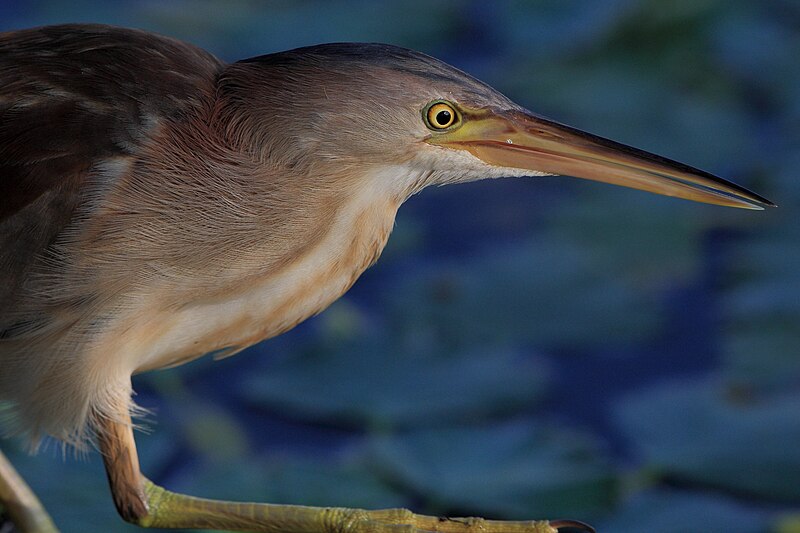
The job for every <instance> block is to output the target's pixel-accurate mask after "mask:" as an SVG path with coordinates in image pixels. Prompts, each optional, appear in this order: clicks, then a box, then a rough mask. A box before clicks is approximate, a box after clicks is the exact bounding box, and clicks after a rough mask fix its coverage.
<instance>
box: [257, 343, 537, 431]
mask: <svg viewBox="0 0 800 533" xmlns="http://www.w3.org/2000/svg"><path fill="white" fill-rule="evenodd" d="M390 350H392V348H387V347H382V346H381V345H380V344H359V345H352V346H351V349H349V350H345V351H336V352H333V353H331V352H327V353H317V354H315V355H301V356H297V357H293V358H290V359H287V360H284V361H282V362H279V363H278V364H276V365H275V366H273V367H271V368H269V369H267V371H266V372H264V373H263V374H261V375H258V376H254V377H252V378H250V379H248V380H246V382H245V385H244V387H243V388H242V394H243V395H244V397H245V398H246V399H247V401H249V402H251V403H253V404H256V405H259V406H268V407H270V408H272V409H275V410H280V411H282V412H283V411H288V412H291V413H293V414H294V415H295V416H299V417H300V418H305V419H310V420H315V421H325V422H338V423H344V424H354V425H358V426H378V427H387V426H388V427H396V426H413V425H426V424H438V423H441V422H442V421H445V420H446V421H449V422H451V423H452V422H454V421H463V420H476V419H484V418H488V417H491V416H494V415H496V414H498V413H503V412H508V411H511V410H514V409H520V408H522V407H525V406H528V405H530V404H531V403H532V402H534V401H535V400H536V399H537V398H539V397H540V396H541V394H542V391H543V383H544V375H545V370H544V369H543V367H542V365H541V364H538V363H536V362H533V361H531V360H530V358H522V357H520V356H518V355H515V354H513V353H510V352H503V351H497V350H494V351H490V350H486V351H482V350H478V349H474V350H472V351H470V352H464V353H459V354H454V355H452V356H447V355H441V354H434V353H431V352H428V351H415V352H414V353H397V352H396V351H390Z"/></svg>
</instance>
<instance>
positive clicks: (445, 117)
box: [436, 109, 450, 126]
mask: <svg viewBox="0 0 800 533" xmlns="http://www.w3.org/2000/svg"><path fill="white" fill-rule="evenodd" d="M436 123H437V124H439V125H440V126H447V125H448V124H450V111H447V110H446V109H442V110H441V111H439V112H438V113H436Z"/></svg>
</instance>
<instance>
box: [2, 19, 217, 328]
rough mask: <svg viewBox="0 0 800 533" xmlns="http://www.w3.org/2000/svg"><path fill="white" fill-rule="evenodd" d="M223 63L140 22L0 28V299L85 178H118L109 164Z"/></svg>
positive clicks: (195, 97)
mask: <svg viewBox="0 0 800 533" xmlns="http://www.w3.org/2000/svg"><path fill="white" fill-rule="evenodd" d="M221 68H222V64H221V63H220V62H219V61H218V60H217V59H215V58H214V57H213V56H212V55H210V54H208V53H206V52H204V51H203V50H201V49H199V48H197V47H195V46H192V45H189V44H186V43H182V42H180V41H176V40H173V39H169V38H166V37H162V36H158V35H154V34H151V33H147V32H144V31H139V30H129V29H123V28H115V27H110V26H101V25H62V26H48V27H42V28H34V29H29V30H21V31H12V32H7V33H0V275H2V277H3V279H2V282H1V283H0V301H3V302H4V303H8V302H10V301H11V300H12V296H13V294H14V292H16V291H15V287H16V286H18V285H19V283H21V281H22V280H23V278H24V276H25V274H26V271H27V270H28V268H29V266H30V265H31V263H32V262H33V261H34V260H35V259H36V258H37V257H39V256H40V255H41V253H42V252H43V251H44V250H45V249H46V248H47V247H48V246H49V245H50V244H51V243H52V242H53V241H54V239H56V238H57V236H58V234H59V233H60V232H61V231H62V230H63V228H64V227H65V226H66V225H67V224H68V223H69V222H70V220H71V219H72V217H73V215H74V213H75V210H76V208H77V207H78V205H79V204H80V202H81V201H84V200H86V199H87V196H90V195H91V192H92V191H87V190H86V188H87V182H88V181H89V180H90V178H91V177H92V176H98V175H100V176H101V177H102V178H103V179H114V178H115V177H118V176H113V172H114V169H115V168H117V169H119V168H122V167H123V166H124V165H121V164H116V165H115V162H117V163H119V162H121V161H123V160H124V159H125V158H134V157H135V156H136V153H137V150H138V149H139V148H140V147H141V145H142V143H144V142H145V141H146V140H147V138H148V136H149V135H150V134H151V131H152V130H153V128H155V127H157V125H158V124H159V122H161V121H163V120H164V119H170V118H175V117H176V115H180V114H181V113H187V112H189V111H190V110H192V109H197V106H199V105H201V104H202V102H203V101H204V100H207V99H208V98H212V97H213V91H214V83H215V80H216V76H217V74H218V72H219V71H220V69H221ZM0 314H1V313H0Z"/></svg>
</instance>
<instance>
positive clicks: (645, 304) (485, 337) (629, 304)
mask: <svg viewBox="0 0 800 533" xmlns="http://www.w3.org/2000/svg"><path fill="white" fill-rule="evenodd" d="M388 305H390V306H391V307H392V309H393V313H392V318H393V323H396V324H397V325H396V326H395V328H394V330H395V331H397V332H399V333H401V334H405V335H406V337H408V338H411V337H415V336H419V335H422V336H426V335H427V336H431V337H432V338H434V339H436V340H437V341H438V342H442V343H444V344H445V345H446V346H448V345H449V346H455V347H458V346H462V347H463V346H471V345H474V344H476V343H479V344H480V343H485V342H495V343H501V344H502V343H509V342H515V343H520V342H530V343H544V344H553V345H559V346H568V347H576V346H577V347H583V348H585V347H588V346H593V345H597V343H598V340H600V339H602V342H603V343H608V342H615V341H616V342H633V341H635V340H641V339H642V338H644V337H646V336H648V335H649V334H651V333H652V332H653V330H654V329H655V326H656V324H657V323H658V318H657V315H656V313H655V309H654V305H653V299H652V296H651V295H648V294H647V293H646V292H644V291H641V290H637V288H636V287H635V284H634V283H632V280H630V279H625V278H622V277H619V276H617V277H615V276H614V273H613V272H611V273H609V272H607V271H605V270H604V269H602V268H598V262H597V261H596V259H595V258H593V257H592V256H589V255H587V254H586V253H585V251H584V250H582V249H581V248H580V247H579V246H577V245H576V244H575V243H574V242H569V241H565V240H559V239H540V240H534V241H532V242H529V243H528V244H526V245H522V246H519V245H518V246H515V247H514V248H509V249H500V250H498V249H495V250H491V251H490V252H488V253H487V254H486V255H485V256H482V257H477V258H474V260H470V261H469V262H468V263H466V264H462V265H459V267H458V268H455V267H452V266H451V267H448V266H444V265H440V266H438V267H436V268H434V269H431V271H430V272H428V273H427V275H425V276H424V277H421V278H419V279H414V280H410V281H409V282H408V283H406V284H405V285H403V286H401V287H399V289H397V290H394V291H392V293H391V297H390V298H389V302H388Z"/></svg>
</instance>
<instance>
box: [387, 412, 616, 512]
mask: <svg viewBox="0 0 800 533" xmlns="http://www.w3.org/2000/svg"><path fill="white" fill-rule="evenodd" d="M374 456H375V462H376V465H377V466H378V467H379V468H382V469H385V470H386V472H387V475H389V476H391V477H392V478H393V479H395V480H396V481H395V483H398V484H401V485H403V486H406V487H408V488H409V489H410V490H412V491H413V492H414V493H415V494H420V495H422V496H423V498H424V499H425V501H426V504H427V507H428V509H429V512H434V513H450V514H453V513H456V514H459V513H460V514H481V515H485V516H491V517H500V518H515V519H535V518H556V517H564V516H567V517H570V518H576V519H582V520H591V519H592V518H594V517H596V516H597V515H598V513H600V512H601V511H604V510H607V509H608V508H609V507H610V506H611V505H612V504H613V502H614V501H615V499H616V485H617V483H616V479H615V478H614V475H613V474H612V472H611V470H610V467H609V465H608V462H607V460H606V458H605V457H604V456H603V453H602V451H601V450H600V447H599V445H598V443H597V442H596V441H594V440H593V439H592V438H591V437H589V436H588V435H586V434H582V433H578V432H574V431H568V430H564V429H555V428H550V427H545V426H542V425H537V424H533V423H530V422H528V421H518V422H513V423H505V424H495V425H484V426H479V427H462V428H448V429H428V430H419V431H413V432H408V433H405V434H401V435H393V436H387V437H383V438H376V439H375V440H374Z"/></svg>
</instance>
